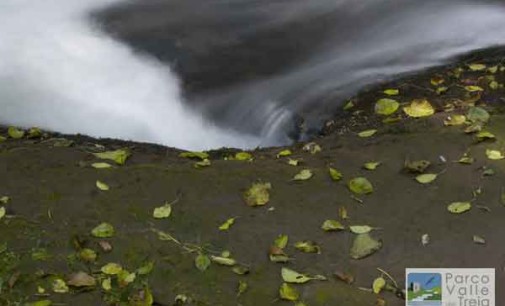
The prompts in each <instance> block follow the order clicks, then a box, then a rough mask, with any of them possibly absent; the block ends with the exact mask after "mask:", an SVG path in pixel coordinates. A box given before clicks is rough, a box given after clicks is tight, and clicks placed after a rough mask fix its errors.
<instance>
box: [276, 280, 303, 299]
mask: <svg viewBox="0 0 505 306" xmlns="http://www.w3.org/2000/svg"><path fill="white" fill-rule="evenodd" d="M279 296H280V297H281V299H283V300H287V301H296V300H298V299H299V298H300V293H298V291H297V290H296V289H295V288H294V287H292V286H290V285H289V284H286V283H283V284H282V285H281V287H280V288H279Z"/></svg>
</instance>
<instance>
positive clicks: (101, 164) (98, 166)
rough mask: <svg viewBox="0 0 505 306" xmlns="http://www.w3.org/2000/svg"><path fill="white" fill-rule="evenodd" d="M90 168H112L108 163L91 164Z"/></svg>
mask: <svg viewBox="0 0 505 306" xmlns="http://www.w3.org/2000/svg"><path fill="white" fill-rule="evenodd" d="M91 167H93V168H95V169H107V168H112V166H111V165H110V164H108V163H92V164H91Z"/></svg>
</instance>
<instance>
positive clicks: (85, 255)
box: [79, 249, 97, 262]
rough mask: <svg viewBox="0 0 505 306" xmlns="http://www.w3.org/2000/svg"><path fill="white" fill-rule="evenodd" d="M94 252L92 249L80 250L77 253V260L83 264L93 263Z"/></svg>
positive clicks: (94, 258)
mask: <svg viewBox="0 0 505 306" xmlns="http://www.w3.org/2000/svg"><path fill="white" fill-rule="evenodd" d="M96 257H97V255H96V252H95V251H93V250H92V249H82V250H80V251H79V258H80V259H81V260H82V261H85V262H94V261H95V260H96Z"/></svg>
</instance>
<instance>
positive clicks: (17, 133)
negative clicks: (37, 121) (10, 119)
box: [7, 126, 25, 139]
mask: <svg viewBox="0 0 505 306" xmlns="http://www.w3.org/2000/svg"><path fill="white" fill-rule="evenodd" d="M7 134H8V135H9V136H10V137H11V138H14V139H21V138H23V136H25V131H23V130H20V129H18V128H15V127H13V126H10V127H9V128H8V129H7Z"/></svg>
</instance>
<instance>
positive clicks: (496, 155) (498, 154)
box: [486, 149, 505, 160]
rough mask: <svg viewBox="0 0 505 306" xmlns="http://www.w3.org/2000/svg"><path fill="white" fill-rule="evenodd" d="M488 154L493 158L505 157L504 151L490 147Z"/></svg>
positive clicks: (488, 156)
mask: <svg viewBox="0 0 505 306" xmlns="http://www.w3.org/2000/svg"><path fill="white" fill-rule="evenodd" d="M486 156H487V158H489V159H491V160H500V159H504V158H505V156H504V155H503V153H502V152H500V151H498V150H489V149H487V150H486Z"/></svg>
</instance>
